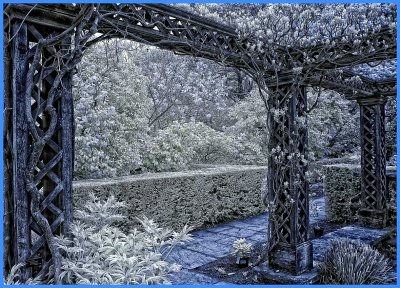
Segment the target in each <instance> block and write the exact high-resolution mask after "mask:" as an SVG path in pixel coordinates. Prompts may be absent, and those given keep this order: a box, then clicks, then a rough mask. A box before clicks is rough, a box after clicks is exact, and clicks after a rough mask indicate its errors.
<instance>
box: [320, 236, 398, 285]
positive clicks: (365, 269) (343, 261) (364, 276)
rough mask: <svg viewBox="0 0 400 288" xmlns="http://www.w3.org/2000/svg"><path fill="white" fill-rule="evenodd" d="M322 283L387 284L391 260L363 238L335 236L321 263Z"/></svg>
mask: <svg viewBox="0 0 400 288" xmlns="http://www.w3.org/2000/svg"><path fill="white" fill-rule="evenodd" d="M320 270H321V282H322V283H323V284H385V283H387V282H389V281H390V280H391V279H389V277H388V272H389V270H390V265H389V262H388V260H387V259H386V258H385V257H384V256H383V255H382V254H380V253H379V252H378V251H377V250H375V249H373V248H372V247H371V246H369V245H366V244H363V243H362V242H361V241H359V240H357V241H354V240H350V239H335V240H333V241H332V246H331V247H330V249H329V250H328V252H327V253H326V255H325V259H324V261H323V263H322V264H321V265H320Z"/></svg>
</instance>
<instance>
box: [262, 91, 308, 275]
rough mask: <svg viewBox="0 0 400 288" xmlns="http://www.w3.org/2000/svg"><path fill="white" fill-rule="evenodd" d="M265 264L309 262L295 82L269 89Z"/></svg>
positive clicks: (300, 107)
mask: <svg viewBox="0 0 400 288" xmlns="http://www.w3.org/2000/svg"><path fill="white" fill-rule="evenodd" d="M269 89H270V90H272V92H271V94H270V99H269V105H270V109H271V111H270V113H269V114H270V116H269V123H270V125H271V126H270V128H271V130H270V132H271V136H270V137H271V138H270V149H269V150H270V151H271V156H270V157H269V167H268V191H269V208H270V213H269V251H268V253H269V255H268V258H269V265H270V266H271V267H275V268H279V269H284V270H287V271H289V272H290V273H292V274H296V275H298V274H301V273H303V272H305V271H307V270H310V269H311V268H312V266H313V257H312V254H313V253H312V243H311V241H309V231H308V230H309V200H308V189H309V187H308V182H307V179H306V172H307V170H308V163H307V161H308V151H307V150H308V147H307V137H308V135H307V130H308V129H307V117H306V109H307V94H306V88H305V86H301V85H297V84H296V83H295V84H293V83H289V84H283V85H279V86H275V87H269Z"/></svg>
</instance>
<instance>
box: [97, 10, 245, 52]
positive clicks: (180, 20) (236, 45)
mask: <svg viewBox="0 0 400 288" xmlns="http://www.w3.org/2000/svg"><path fill="white" fill-rule="evenodd" d="M164 9H165V8H164ZM101 11H102V13H108V12H113V13H118V16H117V17H119V18H118V20H119V25H120V27H121V29H123V27H124V25H129V26H130V27H132V26H135V25H136V26H139V27H143V28H144V29H151V30H153V31H155V32H159V33H160V35H159V37H160V40H163V39H164V40H167V39H168V36H170V38H171V40H172V39H180V41H183V42H187V43H192V44H195V45H197V46H198V47H199V49H203V48H205V47H208V48H207V49H209V48H211V49H213V48H214V49H215V50H213V51H214V52H218V53H222V54H225V55H226V54H231V55H234V54H236V53H240V52H243V51H244V50H247V49H248V45H246V43H247V44H250V43H248V42H246V43H244V42H242V41H240V40H239V39H238V37H237V35H236V33H235V31H234V30H233V29H231V28H228V27H224V29H225V31H223V30H222V29H217V28H212V25H208V26H202V25H199V23H198V22H196V21H195V20H192V19H190V17H189V18H185V15H184V14H181V15H174V13H177V11H176V10H174V9H171V11H165V10H163V9H162V8H160V7H157V5H146V4H145V5H142V4H119V5H116V4H114V5H110V6H107V5H103V6H101ZM185 14H186V13H185ZM123 30H124V29H123ZM228 30H230V31H228ZM139 33H140V32H139ZM137 40H138V41H142V40H148V41H154V39H153V38H152V39H150V38H149V39H146V37H144V38H143V39H139V38H138V39H137ZM167 43H168V41H165V44H166V45H168V44H167ZM160 44H162V43H161V42H160ZM218 53H217V54H218Z"/></svg>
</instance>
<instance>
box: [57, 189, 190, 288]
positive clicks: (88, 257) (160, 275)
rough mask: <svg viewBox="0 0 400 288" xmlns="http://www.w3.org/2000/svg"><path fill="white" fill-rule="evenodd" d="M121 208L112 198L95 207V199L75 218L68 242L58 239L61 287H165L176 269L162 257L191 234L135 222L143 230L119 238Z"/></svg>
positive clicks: (149, 221)
mask: <svg viewBox="0 0 400 288" xmlns="http://www.w3.org/2000/svg"><path fill="white" fill-rule="evenodd" d="M122 207H124V203H121V202H117V201H116V200H115V198H114V197H110V198H109V199H107V200H106V201H99V199H98V198H96V197H95V196H94V195H91V200H90V201H88V203H87V204H86V205H85V208H84V209H83V210H81V211H78V213H76V218H77V220H78V221H75V222H74V224H73V225H72V226H71V235H69V237H64V236H61V237H58V245H59V248H60V249H61V250H62V251H63V255H64V258H63V260H62V268H61V270H62V272H61V280H62V282H63V283H65V284H169V281H168V280H167V278H166V276H167V275H168V274H169V273H170V272H174V271H179V269H180V266H179V265H177V264H171V263H168V262H166V261H165V260H164V259H165V257H166V256H167V255H168V254H169V253H170V252H171V250H172V249H173V248H174V247H175V246H176V245H178V244H180V243H182V242H183V241H186V240H190V239H191V237H190V234H188V232H189V230H190V228H189V227H187V226H185V227H184V228H183V230H182V231H181V232H179V233H177V232H173V231H171V230H169V229H163V228H160V227H159V226H158V225H157V224H156V223H154V221H152V220H149V219H147V218H146V217H142V218H141V219H139V222H140V224H141V226H142V227H143V230H138V229H133V230H131V231H130V232H129V233H124V232H122V231H121V230H120V229H119V228H118V227H115V226H113V222H114V221H118V220H121V219H124V217H123V216H122V215H120V214H119V213H118V211H119V209H120V208H122Z"/></svg>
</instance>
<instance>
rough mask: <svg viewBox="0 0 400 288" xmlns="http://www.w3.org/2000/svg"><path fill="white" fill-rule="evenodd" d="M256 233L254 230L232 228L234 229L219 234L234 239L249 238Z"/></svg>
mask: <svg viewBox="0 0 400 288" xmlns="http://www.w3.org/2000/svg"><path fill="white" fill-rule="evenodd" d="M256 233H257V231H254V230H250V229H245V228H243V229H240V228H234V227H232V228H231V229H229V230H224V231H222V232H221V234H224V235H229V236H233V237H236V238H249V237H251V236H253V235H254V234H256Z"/></svg>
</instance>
